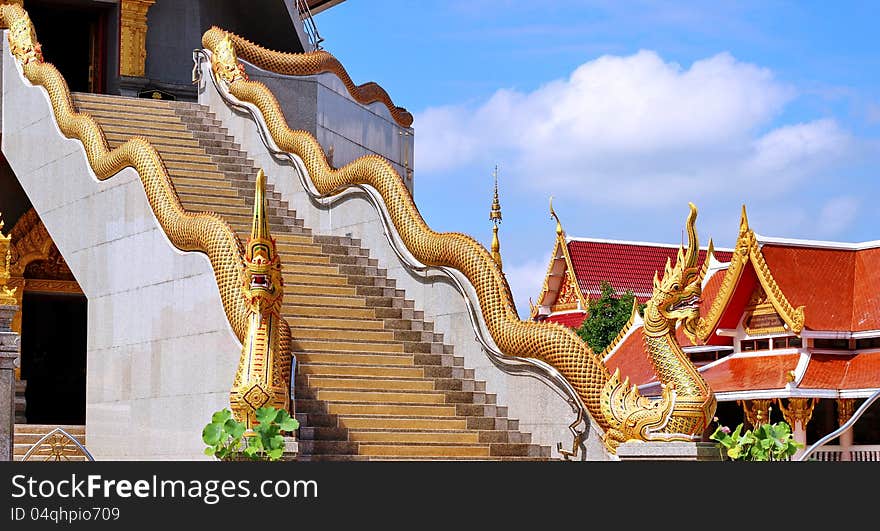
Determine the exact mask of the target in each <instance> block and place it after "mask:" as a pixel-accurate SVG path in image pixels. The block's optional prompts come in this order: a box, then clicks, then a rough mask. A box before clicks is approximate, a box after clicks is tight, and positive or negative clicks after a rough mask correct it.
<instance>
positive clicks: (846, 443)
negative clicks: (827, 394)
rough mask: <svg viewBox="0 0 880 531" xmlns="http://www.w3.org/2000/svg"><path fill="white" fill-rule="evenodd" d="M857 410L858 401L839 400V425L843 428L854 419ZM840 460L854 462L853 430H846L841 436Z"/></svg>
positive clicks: (849, 399)
mask: <svg viewBox="0 0 880 531" xmlns="http://www.w3.org/2000/svg"><path fill="white" fill-rule="evenodd" d="M855 409H856V401H855V400H854V399H852V398H838V399H837V425H838V426H843V425H844V424H846V422H847V421H848V420H849V419H851V418H852V416H853V413H854V412H855ZM839 439H840V460H841V461H852V453H851V452H850V448H852V445H853V430H852V428H850V429H848V430H846V431H845V432H843V433H841V434H840V438H839Z"/></svg>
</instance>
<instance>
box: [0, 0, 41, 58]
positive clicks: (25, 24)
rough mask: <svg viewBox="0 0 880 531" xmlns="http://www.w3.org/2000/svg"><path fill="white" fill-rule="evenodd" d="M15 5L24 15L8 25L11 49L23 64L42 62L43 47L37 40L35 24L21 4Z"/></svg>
mask: <svg viewBox="0 0 880 531" xmlns="http://www.w3.org/2000/svg"><path fill="white" fill-rule="evenodd" d="M10 7H12V6H10ZM14 7H17V8H18V9H19V10H20V11H21V13H23V15H21V16H17V17H15V18H13V19H12V20H11V21H10V22H9V23H8V25H7V27H8V28H9V51H10V52H11V53H12V55H13V56H15V57H16V58H17V59H18V61H19V62H20V63H21V64H23V65H26V64H28V63H31V62H37V63H42V62H43V48H42V47H41V46H40V43H39V42H38V41H37V33H36V31H35V30H34V25H33V24H32V23H31V19H30V17H29V16H28V14H27V13H26V12H25V11H24V9H22V8H21V6H14Z"/></svg>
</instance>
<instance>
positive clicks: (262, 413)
mask: <svg viewBox="0 0 880 531" xmlns="http://www.w3.org/2000/svg"><path fill="white" fill-rule="evenodd" d="M277 414H278V410H276V409H275V408H274V407H261V408H259V409H257V410H256V411H254V416H256V418H257V421H258V422H259V423H260V424H270V423H271V422H272V421H274V420H275V416H276V415H277Z"/></svg>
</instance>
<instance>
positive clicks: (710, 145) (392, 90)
mask: <svg viewBox="0 0 880 531" xmlns="http://www.w3.org/2000/svg"><path fill="white" fill-rule="evenodd" d="M878 20H880V2H877V1H864V2H858V1H841V2H818V1H817V2H773V1H764V2H748V1H745V2H736V3H733V2H729V3H728V2H672V1H668V2H654V1H648V0H644V1H619V2H615V1H610V0H608V1H602V0H596V1H592V0H581V1H574V0H571V1H568V0H557V1H553V0H549V1H537V2H536V1H524V0H517V1H513V0H461V1H459V0H419V1H411V0H346V1H345V2H343V3H342V4H340V5H338V6H336V7H334V8H332V9H330V10H328V11H326V12H324V13H320V14H318V15H317V16H316V22H317V25H318V29H319V31H320V33H321V35H322V37H324V39H325V41H324V48H325V49H326V50H328V51H329V52H331V53H333V54H334V55H335V56H336V57H337V58H338V59H339V60H340V61H342V63H343V64H344V65H345V67H346V69H347V70H348V71H349V73H350V74H351V76H352V78H353V79H354V80H355V82H357V83H363V82H366V81H376V82H377V83H379V84H380V85H382V86H383V87H384V88H385V89H386V90H387V91H388V92H389V94H390V95H391V97H392V99H393V100H394V102H395V103H396V104H397V105H401V106H403V107H406V108H407V109H409V110H410V111H411V112H412V113H413V114H414V115H415V122H414V124H413V127H414V129H415V143H416V144H415V145H416V147H415V162H414V166H415V198H416V203H417V205H418V206H419V208H420V210H421V211H422V214H423V215H424V217H425V219H426V220H427V221H428V223H429V224H430V225H431V227H432V228H434V229H435V230H439V231H461V232H466V233H469V234H471V235H473V236H474V237H476V238H477V239H479V240H481V241H482V242H484V243H485V244H486V245H487V246H488V243H489V242H490V239H491V224H490V222H489V221H488V211H489V206H490V203H491V190H492V177H491V175H492V169H493V167H494V166H495V165H496V164H497V165H499V167H500V181H501V183H500V184H501V202H502V207H503V213H504V221H503V222H502V225H501V245H502V255H503V257H504V266H505V271H506V272H507V275H508V279H509V280H510V284H511V287H512V289H513V290H514V295H515V297H516V300H517V306H518V309H519V311H520V314H521V315H524V314H525V313H526V312H527V311H528V299H529V297H535V296H536V295H537V291H538V289H539V288H540V284H541V280H542V277H543V274H544V271H545V269H546V266H547V260H548V256H549V253H550V250H551V246H552V242H553V237H554V232H553V229H554V226H555V225H554V224H553V223H552V222H551V221H550V218H549V215H548V199H549V197H550V196H551V195H552V196H553V197H554V199H553V203H554V208H555V209H556V211H557V213H558V214H559V215H560V217H561V218H562V221H563V225H564V227H565V229H566V232H567V233H568V234H569V235H572V236H580V237H592V238H609V239H624V240H639V241H657V242H672V243H675V242H678V241H680V239H681V233H682V228H683V223H684V219H685V217H686V215H687V203H688V201H693V202H694V203H695V204H696V205H697V207H698V208H699V209H700V215H699V218H698V222H697V228H698V230H699V231H700V237H701V239H702V241H703V242H706V241H707V240H708V238H709V237H712V238H714V240H715V242H716V244H717V245H720V246H730V245H732V244H733V242H734V241H735V237H736V231H737V226H738V221H739V211H740V208H741V205H742V204H746V206H747V208H748V211H749V217H750V221H751V223H752V227H753V228H754V229H755V230H756V231H757V232H758V233H760V234H764V235H768V236H781V237H789V238H806V239H819V240H835V241H868V240H877V239H880V211H878V209H877V208H876V206H875V204H874V203H875V201H874V200H873V199H872V198H876V197H878V192H880V184H878V177H880V38H878V32H877V21H878Z"/></svg>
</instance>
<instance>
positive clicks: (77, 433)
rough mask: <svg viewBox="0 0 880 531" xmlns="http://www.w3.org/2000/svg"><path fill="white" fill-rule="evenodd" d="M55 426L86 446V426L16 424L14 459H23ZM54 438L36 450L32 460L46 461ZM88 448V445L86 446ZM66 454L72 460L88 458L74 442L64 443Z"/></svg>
mask: <svg viewBox="0 0 880 531" xmlns="http://www.w3.org/2000/svg"><path fill="white" fill-rule="evenodd" d="M55 428H61V429H63V430H64V431H66V432H67V433H69V434H70V435H71V436H73V437H75V438H76V440H77V441H79V443H80V444H81V445H83V446H86V427H85V426H75V425H54V424H53V425H49V424H16V425H15V437H14V439H13V443H14V446H13V456H12V459H13V460H14V461H21V460H22V459H23V458H24V455H25V454H26V453H27V452H28V450H30V449H31V447H32V446H33V445H34V444H36V443H37V441H39V440H40V438H41V437H43V436H44V435H46V434H47V433H49V432H50V431H52V430H54V429H55ZM51 442H52V438H50V439H49V440H47V441H46V442H45V443H44V444H43V445H41V451H38V452H36V453H35V454H34V455H32V456H31V458H30V460H31V461H44V460H46V455H45V454H46V452H47V451H48V449H49V448H48V446H46V445H48V444H51ZM86 448H87V449H88V447H87V446H86ZM64 455H65V458H66V459H67V460H70V461H85V460H86V458H85V456H84V455H82V453H80V452H79V449H77V448H76V446H74V445H73V444H70V443H68V444H65V445H64Z"/></svg>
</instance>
